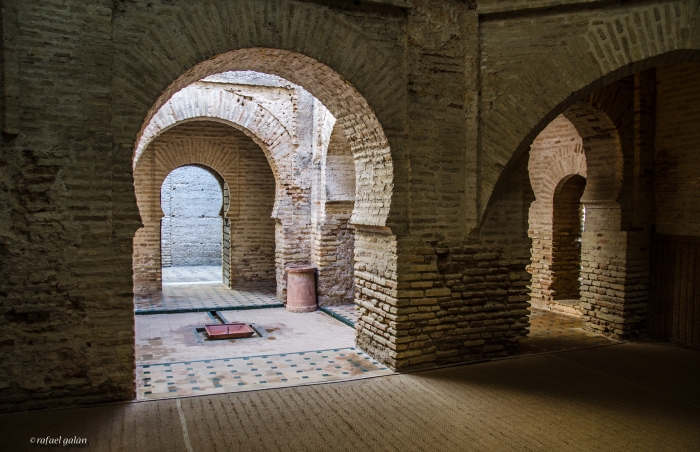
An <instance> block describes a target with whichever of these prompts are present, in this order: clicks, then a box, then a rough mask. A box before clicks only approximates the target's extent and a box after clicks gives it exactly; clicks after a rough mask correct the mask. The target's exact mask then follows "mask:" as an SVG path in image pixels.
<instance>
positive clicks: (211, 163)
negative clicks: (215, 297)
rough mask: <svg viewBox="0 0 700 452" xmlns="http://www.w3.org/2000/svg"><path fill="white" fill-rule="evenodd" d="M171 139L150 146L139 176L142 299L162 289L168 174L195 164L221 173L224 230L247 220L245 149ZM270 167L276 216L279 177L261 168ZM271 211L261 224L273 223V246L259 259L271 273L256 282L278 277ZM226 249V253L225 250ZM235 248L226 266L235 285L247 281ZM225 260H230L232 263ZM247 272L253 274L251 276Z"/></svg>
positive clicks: (137, 278)
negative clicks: (163, 191)
mask: <svg viewBox="0 0 700 452" xmlns="http://www.w3.org/2000/svg"><path fill="white" fill-rule="evenodd" d="M206 123H207V122H202V124H206ZM186 124H189V125H193V123H191V122H190V123H180V124H178V125H179V126H183V125H186ZM225 128H228V127H224V129H225ZM170 131H172V132H177V131H178V127H177V126H176V127H173V128H171V129H170V130H169V132H170ZM171 135H172V134H171V133H168V132H165V133H164V134H163V135H161V136H160V137H159V138H158V139H157V140H154V141H153V142H152V143H151V145H150V146H148V147H147V148H146V149H145V150H144V152H143V154H142V156H141V158H140V159H139V162H138V165H137V166H136V169H135V171H134V185H135V190H136V199H137V203H138V205H139V210H140V212H141V217H142V222H143V227H142V228H140V229H139V230H138V231H137V232H136V235H135V237H134V252H133V268H134V292H135V293H139V294H145V293H153V292H157V291H159V290H161V287H162V274H161V256H160V246H159V243H160V220H161V218H162V217H163V212H162V209H161V204H160V187H161V185H162V184H163V181H164V180H165V178H166V177H167V176H168V174H170V173H171V172H172V171H173V170H174V169H176V168H179V167H182V166H186V165H192V164H196V165H201V166H205V167H207V168H209V169H211V170H212V171H214V172H216V173H218V175H219V176H220V177H221V179H222V181H223V183H224V186H225V187H226V190H227V196H226V197H227V198H228V199H229V200H230V201H229V202H228V203H226V201H224V203H225V206H224V222H225V227H226V225H227V224H228V225H230V224H231V222H234V223H235V221H236V220H237V218H238V217H239V216H243V217H247V215H246V212H241V210H242V209H244V208H245V204H244V203H243V202H242V201H240V197H239V196H238V193H237V191H238V186H239V184H240V182H239V180H240V179H241V177H242V176H241V174H240V169H239V166H240V165H241V163H242V162H241V155H240V150H239V149H234V148H233V147H229V146H223V145H221V144H219V143H216V142H214V141H212V140H209V139H206V138H201V137H196V136H193V137H187V138H182V137H179V136H177V135H175V136H174V137H171ZM240 135H242V134H240ZM247 146H249V147H250V149H249V151H248V152H247V154H248V155H250V154H252V152H250V151H254V149H255V148H257V149H258V152H260V154H262V152H261V151H259V147H257V146H256V144H255V143H253V142H250V144H249V145H247ZM261 158H262V159H263V162H265V160H264V157H262V155H261ZM258 166H260V165H258ZM265 167H267V168H268V172H269V183H268V185H269V186H270V189H269V192H270V193H269V197H270V206H269V207H270V212H271V210H272V204H273V199H272V198H273V197H274V178H273V175H272V173H271V171H269V165H267V164H266V163H265V164H264V165H263V166H260V168H259V169H260V170H264V168H265ZM256 177H259V178H263V179H264V178H266V177H268V176H266V175H265V174H264V173H258V174H256ZM270 212H268V213H267V214H266V215H264V216H265V218H266V220H265V219H262V220H261V221H263V222H264V221H267V222H269V225H267V226H268V228H269V240H270V241H271V243H272V246H271V249H270V250H269V252H268V253H267V254H268V256H267V258H264V257H263V258H262V259H259V260H261V261H265V259H267V260H268V261H269V262H270V263H271V264H270V266H271V268H270V269H262V270H260V271H258V269H257V268H255V269H253V271H254V272H256V273H255V274H256V275H262V276H257V277H256V278H260V279H274V273H275V270H274V267H275V264H274V262H275V261H274V256H275V253H274V221H273V220H272V219H271V218H270ZM246 224H247V222H241V223H240V226H238V227H239V228H245V227H246ZM248 226H250V227H252V228H259V227H260V226H256V225H255V224H253V225H248ZM237 233H239V234H243V235H245V231H237ZM253 245H255V244H253ZM251 247H254V246H251ZM224 248H225V249H226V247H224ZM229 248H230V247H229ZM268 248H270V247H268ZM230 249H231V250H232V251H231V254H230V256H229V259H228V262H229V263H230V266H229V267H228V269H227V266H226V265H224V275H223V276H224V281H233V280H235V279H236V278H237V276H238V275H240V276H241V277H242V278H243V279H246V273H245V272H243V271H242V270H240V269H241V267H243V266H242V265H239V264H238V260H240V259H239V258H238V257H237V254H236V253H238V254H243V253H245V250H233V249H232V248H230ZM224 257H226V256H224ZM224 260H225V261H226V260H227V259H224ZM248 260H252V258H250V256H248ZM263 265H264V263H263ZM248 273H251V272H250V271H249V272H248ZM239 279H240V278H239Z"/></svg>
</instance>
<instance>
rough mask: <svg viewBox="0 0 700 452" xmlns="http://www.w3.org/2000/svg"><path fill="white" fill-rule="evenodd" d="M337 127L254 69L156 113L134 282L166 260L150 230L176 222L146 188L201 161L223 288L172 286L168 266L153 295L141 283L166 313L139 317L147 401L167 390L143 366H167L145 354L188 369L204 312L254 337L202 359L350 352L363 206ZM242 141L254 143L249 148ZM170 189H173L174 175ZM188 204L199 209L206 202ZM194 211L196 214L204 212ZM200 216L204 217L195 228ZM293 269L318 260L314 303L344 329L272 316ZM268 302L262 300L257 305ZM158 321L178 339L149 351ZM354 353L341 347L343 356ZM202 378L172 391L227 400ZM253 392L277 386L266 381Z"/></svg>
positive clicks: (198, 87)
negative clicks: (212, 183)
mask: <svg viewBox="0 0 700 452" xmlns="http://www.w3.org/2000/svg"><path fill="white" fill-rule="evenodd" d="M338 124H339V122H338V120H337V119H336V118H335V117H334V116H333V115H331V114H330V112H329V110H328V109H327V108H326V107H325V106H324V105H323V104H322V103H321V102H320V101H319V100H318V99H316V98H314V97H313V96H312V95H311V94H310V93H308V92H307V91H306V90H304V89H303V88H301V87H299V86H297V85H294V84H291V83H290V82H289V81H287V80H284V79H281V78H279V77H276V76H272V75H268V74H261V73H256V72H251V71H234V72H224V73H218V74H214V75H209V76H207V77H205V78H204V79H201V80H199V81H197V82H195V83H193V84H192V85H189V86H187V87H185V88H183V89H181V90H180V91H178V92H177V93H176V94H175V95H173V96H172V97H171V98H170V99H168V100H167V101H166V102H165V103H164V104H163V106H162V107H161V109H160V110H158V111H157V112H156V114H155V115H153V117H152V118H151V121H150V122H149V124H148V125H147V126H146V127H145V128H144V130H143V134H142V139H141V141H139V143H138V144H137V146H136V153H135V155H136V157H135V161H134V166H135V172H136V178H135V179H136V192H137V200H138V201H139V206H140V207H141V208H142V211H143V212H144V213H146V215H144V219H147V220H148V221H144V230H141V231H139V233H137V238H136V239H135V244H138V245H140V248H135V263H138V262H143V263H144V264H141V265H139V266H136V267H135V275H143V274H145V273H146V272H145V271H144V270H146V269H148V268H149V266H153V265H154V264H155V263H156V262H158V261H164V258H165V257H167V256H166V253H162V256H160V257H159V256H158V255H157V254H156V251H157V248H156V247H153V246H148V244H149V243H151V242H155V241H156V237H155V236H152V235H151V234H146V233H144V231H145V230H147V229H148V228H149V225H151V224H155V221H156V220H157V219H158V216H159V215H161V214H163V213H164V214H165V215H166V216H165V217H164V218H163V220H162V224H165V223H166V222H168V221H170V222H172V219H170V220H168V215H169V214H170V213H171V212H169V211H168V207H169V206H167V205H166V204H165V203H163V204H162V209H161V210H162V212H159V211H158V209H156V208H155V207H154V206H153V202H152V199H153V198H154V197H155V196H154V195H153V194H149V192H148V190H149V189H148V187H149V186H151V185H153V183H154V181H158V180H161V179H162V178H163V177H165V175H166V174H167V170H168V169H170V168H172V167H177V168H178V169H176V170H174V171H178V170H181V169H182V168H186V167H187V166H190V167H191V164H192V163H196V164H198V165H199V166H201V167H206V168H209V169H211V170H213V171H214V172H215V173H218V174H219V175H220V189H221V190H222V191H223V195H222V201H223V203H222V204H223V206H222V208H221V213H222V215H223V217H224V218H223V240H222V249H223V252H222V257H223V258H222V264H223V265H222V274H223V281H224V283H225V286H222V288H221V289H219V288H216V287H215V286H211V287H204V286H199V287H197V288H196V289H193V288H187V289H186V288H184V286H183V285H182V284H180V283H179V282H173V283H169V282H168V281H167V273H168V272H169V271H170V270H169V269H167V268H166V269H164V270H163V278H162V283H161V284H160V286H159V285H158V284H157V283H158V281H156V284H152V285H151V286H150V287H149V286H148V285H144V287H146V290H147V292H146V294H145V295H144V297H145V298H148V299H149V300H154V299H157V300H158V302H160V303H161V304H162V305H163V306H164V307H165V305H169V306H168V309H161V311H163V312H160V311H158V312H155V313H154V312H151V314H153V316H152V317H151V316H150V315H149V314H148V313H145V312H140V311H139V312H137V314H141V315H142V317H139V318H138V320H137V331H138V332H139V341H137V362H138V367H137V369H138V370H139V376H140V378H139V379H137V382H138V391H139V394H140V397H142V398H152V397H154V395H153V394H156V393H157V394H159V396H162V395H163V394H164V393H163V389H164V388H160V389H158V388H154V387H152V386H151V385H150V383H148V381H149V380H147V378H150V377H146V376H145V371H144V370H143V369H145V366H149V368H151V367H152V366H159V365H161V364H162V363H161V362H160V361H158V360H157V359H156V358H151V357H154V356H155V354H154V353H149V351H151V352H152V351H153V350H159V353H160V360H161V361H162V360H163V359H168V360H170V361H172V362H180V361H183V362H184V360H190V359H192V356H193V353H195V348H196V347H198V346H200V344H208V343H210V342H211V340H209V339H207V338H202V337H200V336H201V335H199V336H198V335H195V337H197V338H198V341H199V344H190V345H188V339H187V337H188V336H191V334H190V333H189V332H187V330H188V329H189V330H196V331H199V329H201V328H200V327H198V326H197V322H199V323H203V320H202V318H201V315H200V314H195V312H199V311H204V310H208V312H209V314H211V315H212V316H214V317H213V318H216V319H218V320H219V321H230V320H231V319H235V320H236V321H240V320H247V321H250V322H251V325H252V327H253V328H254V329H255V331H256V332H257V333H256V335H254V336H253V337H252V338H251V340H250V341H248V342H244V343H241V344H240V345H236V344H230V345H233V347H228V346H226V345H225V344H223V343H219V344H220V346H219V350H218V351H216V352H217V353H226V355H214V354H213V353H214V352H215V350H214V348H213V347H209V348H208V349H202V350H201V351H199V352H198V353H199V354H200V355H201V356H204V357H207V358H209V359H213V360H215V361H216V362H217V363H218V362H219V361H220V360H222V359H225V358H229V359H230V358H237V359H248V358H249V356H247V355H245V353H248V355H250V353H251V351H250V349H249V348H250V345H246V344H253V343H255V344H257V345H256V347H258V348H257V350H259V352H264V353H267V355H268V356H271V358H270V359H271V360H273V361H272V362H275V359H278V358H275V356H278V355H279V354H280V353H284V355H289V353H290V352H297V349H295V348H293V347H297V348H298V349H300V350H306V351H308V350H314V349H319V348H321V349H323V348H324V347H334V350H333V351H332V352H328V353H327V354H335V355H337V354H338V353H342V352H340V351H339V350H342V349H347V348H348V347H351V346H352V345H353V343H354V341H353V340H352V339H353V338H354V329H351V328H348V327H347V326H348V324H349V325H350V326H352V324H353V323H354V321H355V319H356V318H357V313H356V308H355V305H354V304H349V303H352V302H353V300H354V295H355V294H354V293H353V292H354V290H353V289H354V284H353V266H354V259H353V256H354V253H353V248H354V247H353V245H354V235H355V231H354V229H355V228H354V226H353V225H351V224H350V222H351V215H352V213H353V208H354V206H355V201H356V190H355V186H356V177H355V174H356V173H355V162H354V158H353V153H352V148H351V146H350V144H349V141H348V138H347V136H346V134H345V133H344V132H343V131H342V129H340V128H338V127H337V125H338ZM243 142H245V143H247V144H246V145H245V146H244V145H243V144H241V143H243ZM235 143H238V144H235ZM234 144H235V145H234ZM249 145H252V147H251V146H249ZM246 146H247V147H246ZM234 148H235V149H234ZM244 148H245V149H244ZM261 151H262V152H261ZM178 165H180V166H179V167H178ZM182 165H185V166H182ZM196 169H199V168H196ZM172 174H175V173H174V172H173V173H172ZM268 175H271V176H273V177H268ZM164 181H165V182H164V184H165V185H167V184H168V178H167V177H165V179H164ZM165 185H164V187H165ZM162 200H163V196H161V201H162ZM195 204H196V203H195ZM200 204H201V203H200ZM149 206H150V207H149ZM190 207H191V208H192V209H194V210H197V211H198V212H199V210H201V208H202V207H204V206H203V205H197V206H190ZM195 207H196V208H195ZM149 209H150V210H149ZM170 210H172V209H170ZM210 210H211V209H210ZM151 212H152V213H151ZM198 215H199V216H200V217H201V212H199V214H198ZM202 220H203V219H202V218H197V221H198V222H201V221H202ZM189 221H190V222H192V221H193V220H189ZM171 229H172V228H171ZM245 231H248V232H247V233H245ZM162 232H163V234H162V236H161V238H160V242H161V245H162V242H163V239H164V238H165V233H166V232H168V230H167V229H166V228H162ZM210 235H211V234H210ZM144 245H145V246H144ZM161 248H162V250H164V251H165V250H166V247H163V246H161ZM174 257H175V256H172V258H171V260H173V261H174ZM190 257H193V256H190ZM297 263H298V264H305V265H308V264H314V265H315V266H316V267H317V268H318V295H319V297H318V301H319V305H320V306H321V308H322V309H324V310H326V309H327V310H326V311H324V312H327V313H328V314H330V315H331V317H335V319H339V320H341V321H342V322H343V323H341V322H337V321H336V320H334V319H332V318H331V317H328V316H327V315H326V314H319V315H320V317H319V316H316V317H313V318H312V316H313V314H311V315H309V316H307V317H306V318H301V317H296V318H289V319H287V318H286V317H287V316H289V315H290V314H289V313H286V312H285V311H284V309H275V308H279V307H281V306H282V304H281V303H280V301H283V300H284V298H285V295H286V279H285V277H286V275H285V267H286V266H288V265H290V264H297ZM263 267H265V268H263ZM135 281H139V280H138V278H136V277H135ZM267 281H270V282H272V284H273V286H272V287H273V288H274V287H275V286H276V298H277V299H276V300H275V299H274V298H273V297H270V295H271V294H270V293H264V292H261V289H262V287H261V285H260V284H263V283H265V282H267ZM198 283H199V282H198ZM252 283H256V284H252ZM257 283H260V284H257ZM161 287H162V291H161V290H159V289H160V288H161ZM273 290H274V289H273ZM178 297H179V298H180V299H181V300H180V301H178V300H177V299H178ZM261 298H266V299H267V301H266V302H262V303H261V302H260V301H259V300H260V299H261ZM270 298H272V299H270ZM192 300H197V301H196V302H193V301H192ZM199 300H203V304H201V303H199ZM200 304H201V305H200ZM195 305H196V306H195ZM336 305H341V306H336ZM261 308H270V309H269V310H263V309H261ZM280 311H281V312H280ZM157 315H168V316H169V318H168V319H161V320H158V321H160V322H161V323H167V324H168V325H169V328H170V329H175V330H177V331H178V334H177V335H175V336H172V337H168V338H167V339H165V338H159V339H155V338H152V339H153V341H154V343H153V344H146V343H145V342H144V339H143V338H144V337H146V336H147V334H146V333H143V329H144V326H145V327H147V325H148V324H149V323H148V322H149V321H156V320H157V319H156V316H157ZM297 315H298V314H297ZM146 316H148V317H146ZM222 319H226V320H222ZM314 319H316V320H314ZM324 319H325V320H324ZM309 320H311V322H309ZM329 320H330V321H332V322H335V324H337V325H340V328H342V331H341V330H337V328H338V326H334V325H335V324H334V325H330V324H329V323H328V321H329ZM300 322H301V323H300ZM314 322H316V323H319V322H320V323H319V324H318V325H316V324H314ZM324 322H325V324H324ZM305 323H308V324H309V327H308V329H309V330H310V331H303V330H302V331H300V325H303V324H305ZM200 326H201V325H200ZM333 328H336V329H335V330H334V329H333ZM324 331H325V332H324ZM273 332H274V334H272V333H273ZM324 335H325V336H324ZM316 336H318V340H316V341H315V342H314V341H313V340H312V338H313V337H316ZM178 338H185V340H184V342H182V340H181V339H178ZM306 338H309V339H306ZM190 339H191V338H190ZM256 341H257V342H256ZM270 341H273V342H270ZM295 341H296V342H297V343H298V344H297V345H296V346H295V345H293V344H294V342H295ZM181 342H182V343H181ZM190 342H191V341H190ZM290 344H292V345H290ZM149 347H150V348H149ZM151 349H152V350H151ZM166 349H171V350H173V352H168V351H167V350H166ZM241 353H243V354H244V355H241ZM347 353H348V351H347V350H346V351H345V353H343V356H345V354H347ZM166 354H167V356H166ZM351 354H352V355H353V356H355V357H357V356H360V355H361V354H362V352H360V351H355V350H352V351H351ZM289 356H291V355H289ZM287 357H288V356H286V358H287ZM286 358H285V359H286ZM335 359H339V357H338V356H335ZM341 361H342V359H341ZM275 363H276V362H275ZM276 364H277V363H276ZM266 365H267V363H266ZM372 365H375V366H377V368H376V369H375V370H376V371H381V372H384V371H387V369H386V368H380V367H379V364H378V363H377V362H373V364H372ZM268 367H269V366H268ZM333 368H334V369H343V367H342V366H340V367H337V366H334V367H333ZM344 370H345V371H346V372H345V373H347V374H349V372H347V369H344ZM149 372H150V371H149ZM333 372H336V373H337V372H341V371H340V370H338V371H333ZM239 375H243V374H239ZM327 375H331V374H327ZM195 376H196V375H195ZM319 378H321V377H319ZM323 378H326V377H323ZM323 378H322V379H323ZM287 380H288V378H285V381H287ZM196 381H197V384H193V383H191V382H190V383H187V382H183V383H182V384H181V385H182V386H184V388H182V387H179V388H178V390H177V394H178V395H182V394H185V393H186V392H187V391H214V392H216V391H218V392H221V391H220V390H218V389H216V385H214V388H208V389H206V390H205V389H202V385H200V381H199V380H196ZM279 383H280V382H276V383H274V384H279ZM258 384H264V385H268V384H273V382H271V381H270V382H268V379H266V380H264V381H260V382H258ZM190 386H191V387H190ZM195 388H197V389H195ZM243 389H245V388H243ZM183 391H184V392H183ZM207 393H209V392H207Z"/></svg>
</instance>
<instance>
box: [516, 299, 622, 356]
mask: <svg viewBox="0 0 700 452" xmlns="http://www.w3.org/2000/svg"><path fill="white" fill-rule="evenodd" d="M530 312H531V314H530V334H529V336H528V337H527V338H526V339H522V340H521V341H520V350H519V351H518V352H517V353H516V355H530V354H533V353H542V352H553V351H561V350H573V349H577V348H588V347H596V346H599V345H610V344H615V343H619V342H618V341H615V340H612V339H608V338H607V337H605V336H602V335H600V334H596V333H591V332H588V331H584V330H583V328H582V326H583V322H582V320H581V318H580V317H575V316H572V315H567V314H560V313H557V312H553V311H545V310H542V309H532V308H530Z"/></svg>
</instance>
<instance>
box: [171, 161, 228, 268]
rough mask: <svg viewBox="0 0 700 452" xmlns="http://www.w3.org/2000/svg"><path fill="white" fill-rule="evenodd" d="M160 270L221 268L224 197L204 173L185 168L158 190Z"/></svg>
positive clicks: (213, 180)
mask: <svg viewBox="0 0 700 452" xmlns="http://www.w3.org/2000/svg"><path fill="white" fill-rule="evenodd" d="M160 202H161V208H162V209H163V214H164V217H163V218H162V219H161V228H160V231H161V232H160V235H161V239H160V244H161V245H160V248H161V261H162V265H163V267H180V266H197V265H219V266H220V265H221V246H222V234H223V229H222V227H223V226H222V221H221V216H220V214H221V213H222V210H223V209H222V207H223V206H222V204H223V194H222V187H221V185H220V184H219V181H217V180H216V178H215V177H214V176H213V175H212V174H211V173H210V172H209V171H207V170H205V169H203V168H198V167H196V166H184V167H180V168H178V169H176V170H174V171H173V172H172V173H170V174H168V177H166V178H165V181H163V185H162V187H161V190H160Z"/></svg>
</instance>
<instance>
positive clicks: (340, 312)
mask: <svg viewBox="0 0 700 452" xmlns="http://www.w3.org/2000/svg"><path fill="white" fill-rule="evenodd" d="M321 310H322V311H324V312H325V313H326V314H328V315H330V316H331V317H335V318H336V319H338V320H340V321H341V322H343V323H344V324H346V325H348V326H355V322H357V317H358V316H359V311H358V309H357V305H355V304H344V305H340V306H324V307H322V308H321Z"/></svg>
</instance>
